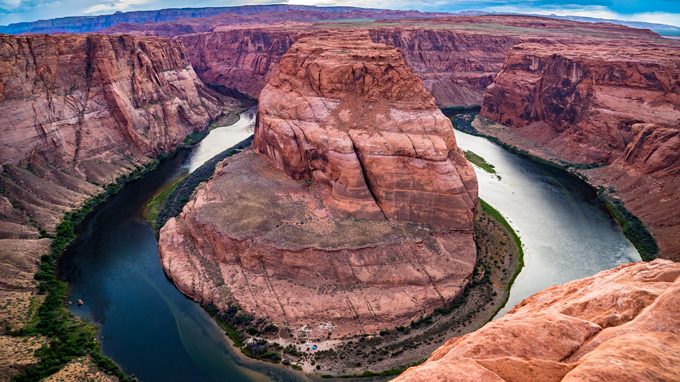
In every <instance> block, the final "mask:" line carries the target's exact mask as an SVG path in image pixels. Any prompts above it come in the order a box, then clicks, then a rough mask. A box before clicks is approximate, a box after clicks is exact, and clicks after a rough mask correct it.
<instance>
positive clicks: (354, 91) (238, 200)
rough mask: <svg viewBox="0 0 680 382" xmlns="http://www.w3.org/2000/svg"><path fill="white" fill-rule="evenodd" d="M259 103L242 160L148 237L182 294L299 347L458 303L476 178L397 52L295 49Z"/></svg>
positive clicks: (225, 165)
mask: <svg viewBox="0 0 680 382" xmlns="http://www.w3.org/2000/svg"><path fill="white" fill-rule="evenodd" d="M259 101H260V102H259V105H258V112H257V124H256V127H255V141H254V143H253V148H252V149H249V150H246V151H244V152H242V153H240V154H237V155H235V156H234V157H232V158H229V159H227V160H225V161H224V162H222V163H221V164H220V165H219V166H218V169H217V170H216V172H215V175H214V176H213V178H212V179H211V180H210V181H208V182H207V183H205V184H203V185H201V186H200V187H199V188H198V190H197V191H196V192H195V195H194V197H193V198H192V200H191V201H190V202H189V203H188V204H187V206H186V207H185V208H184V210H183V211H182V213H181V214H180V215H179V216H178V217H177V218H174V219H171V220H170V221H169V222H168V223H167V224H166V225H165V226H164V227H163V228H162V229H161V232H160V241H159V249H160V251H159V253H160V255H161V259H162V264H163V267H164V269H165V270H166V272H167V274H168V275H169V276H170V277H171V278H172V279H173V281H174V282H175V283H176V284H177V286H178V287H179V288H180V289H181V290H182V291H183V292H185V293H186V294H188V295H189V296H192V297H193V298H194V299H196V300H198V301H200V302H202V303H205V304H213V305H215V306H216V307H217V308H218V309H220V310H226V309H228V308H229V307H230V306H231V305H232V304H235V305H237V306H238V307H240V308H241V309H243V310H244V311H245V312H248V313H250V314H253V315H254V316H256V317H263V318H266V319H267V320H269V321H271V322H272V323H274V324H276V325H279V326H282V327H286V328H288V329H290V330H291V331H292V332H293V335H296V333H297V332H298V331H306V332H308V335H309V336H310V337H311V338H342V337H347V336H352V335H358V334H376V333H378V332H380V331H381V330H385V329H394V328H396V327H398V326H401V325H407V324H409V323H410V322H412V321H413V320H417V319H419V318H421V317H423V316H426V315H429V314H431V313H432V312H433V311H434V310H435V309H436V308H441V307H443V306H445V305H446V304H447V303H448V302H450V301H451V300H453V299H454V298H455V297H457V296H458V295H459V294H460V293H461V292H462V290H463V288H464V287H465V286H466V284H467V283H468V282H469V280H470V277H471V274H472V271H473V268H474V265H475V259H476V249H475V242H474V239H473V232H472V228H473V220H474V214H475V210H476V208H477V183H476V178H475V174H474V171H473V169H472V166H471V165H470V164H469V163H468V162H467V161H466V160H465V158H464V156H463V153H462V152H461V150H460V149H459V148H458V147H457V146H456V142H455V138H454V135H453V130H452V128H451V124H450V121H449V119H448V118H446V117H445V116H444V115H443V114H442V113H441V112H440V111H439V109H438V108H437V107H436V105H435V103H434V99H433V98H432V96H430V95H429V93H428V92H427V91H426V90H425V88H424V87H423V84H422V82H421V80H419V79H418V78H417V77H416V76H415V75H414V74H413V73H412V72H411V71H410V69H409V68H408V67H407V66H406V65H405V63H404V60H403V58H402V57H401V55H400V54H399V52H398V51H397V50H396V49H394V48H391V47H388V46H386V45H382V44H377V43H373V42H371V41H370V39H369V36H368V34H367V33H362V32H351V33H326V34H323V35H318V34H316V35H314V36H309V37H303V38H301V39H300V40H298V42H296V43H295V44H294V45H293V46H292V47H291V49H290V50H289V51H288V53H286V55H284V56H283V57H282V59H281V63H280V65H279V68H278V70H277V71H276V72H274V73H273V74H272V75H271V76H270V79H269V81H268V83H267V85H266V86H265V87H264V89H263V91H262V93H261V94H260V99H259Z"/></svg>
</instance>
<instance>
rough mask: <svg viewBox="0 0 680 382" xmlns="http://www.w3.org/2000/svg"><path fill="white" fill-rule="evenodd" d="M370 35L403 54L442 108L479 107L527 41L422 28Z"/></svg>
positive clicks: (385, 30)
mask: <svg viewBox="0 0 680 382" xmlns="http://www.w3.org/2000/svg"><path fill="white" fill-rule="evenodd" d="M489 32H491V31H489ZM370 35H371V39H372V40H373V41H375V42H378V43H383V44H388V45H391V46H394V47H395V48H397V49H399V51H400V52H402V54H403V55H404V59H405V60H406V62H407V63H408V64H409V65H410V66H411V68H412V69H413V71H414V73H416V74H417V75H418V77H420V78H421V79H422V80H423V82H424V84H425V87H426V88H427V90H428V91H429V92H430V93H431V94H432V95H433V96H434V98H435V99H436V101H437V105H439V106H440V107H448V106H468V105H480V104H481V103H482V97H483V96H484V89H485V88H486V87H487V86H489V85H490V84H491V83H492V82H493V79H494V77H495V76H496V73H498V72H499V71H500V70H501V68H502V66H503V60H504V59H505V55H506V54H507V52H508V50H509V49H510V48H511V47H512V46H513V45H516V44H518V43H520V42H523V41H524V40H526V39H527V38H526V37H524V38H523V37H521V36H513V35H494V34H492V33H491V34H477V33H470V32H464V31H454V30H433V29H430V30H428V29H422V28H413V29H388V28H380V29H372V30H370Z"/></svg>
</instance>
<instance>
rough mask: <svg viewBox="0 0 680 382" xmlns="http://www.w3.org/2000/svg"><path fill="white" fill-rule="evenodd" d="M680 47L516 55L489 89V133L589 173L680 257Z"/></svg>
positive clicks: (517, 51) (664, 251)
mask: <svg viewBox="0 0 680 382" xmlns="http://www.w3.org/2000/svg"><path fill="white" fill-rule="evenodd" d="M679 63H680V47H679V46H678V45H676V44H672V43H661V42H656V43H647V44H642V43H638V44H637V45H631V44H628V45H622V44H618V43H610V44H608V45H599V44H595V43H593V44H588V45H581V44H569V45H545V44H543V45H537V44H522V45H519V46H516V47H514V48H513V49H512V51H511V53H510V55H509V56H508V59H507V61H506V63H505V66H504V68H503V70H502V71H501V72H500V73H499V75H498V77H497V78H496V81H495V83H494V84H493V85H491V86H490V87H489V88H488V89H487V92H486V95H485V98H484V105H483V108H482V112H481V115H482V116H484V117H486V118H489V119H491V120H493V121H496V122H498V123H501V124H503V125H505V126H506V128H497V129H493V128H491V129H487V130H485V132H488V133H490V134H493V135H497V136H499V137H500V138H501V139H503V140H506V141H508V142H509V143H511V144H514V145H517V146H520V147H522V148H524V149H527V150H528V151H530V152H532V153H534V154H536V155H539V156H542V157H545V158H548V159H551V160H555V161H559V162H566V163H577V164H580V165H581V167H584V166H585V167H588V166H594V167H599V166H604V167H601V168H598V169H594V170H588V171H582V173H583V174H584V175H586V176H587V177H588V178H590V181H591V183H594V184H596V185H598V186H602V187H604V188H606V189H609V188H612V189H613V191H614V192H615V194H617V195H618V196H619V197H621V198H622V199H623V200H624V202H625V204H626V207H627V208H628V209H629V210H631V211H632V212H633V213H634V214H636V215H637V216H639V217H640V218H641V219H642V220H643V222H644V223H646V224H647V225H648V226H649V228H650V229H651V231H652V234H653V235H654V236H655V237H656V239H657V241H658V242H659V246H660V250H661V255H662V256H665V257H668V258H676V259H677V258H680V240H679V239H678V237H679V235H678V234H679V233H680V214H679V213H677V209H676V208H675V207H674V206H675V205H677V204H678V202H680V194H678V192H677V190H678V186H680V183H678V182H679V179H680V177H678V175H679V174H680V155H678V150H677V148H678V147H679V146H678V145H679V144H680V143H679V142H680V135H679V134H680V108H679V107H678V105H680V64H679Z"/></svg>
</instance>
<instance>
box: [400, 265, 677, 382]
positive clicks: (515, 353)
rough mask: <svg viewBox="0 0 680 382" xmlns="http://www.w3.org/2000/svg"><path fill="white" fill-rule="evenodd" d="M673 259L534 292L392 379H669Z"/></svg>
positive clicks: (673, 371) (672, 371)
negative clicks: (480, 327) (479, 327)
mask: <svg viewBox="0 0 680 382" xmlns="http://www.w3.org/2000/svg"><path fill="white" fill-rule="evenodd" d="M679 276H680V264H677V263H673V262H671V261H668V260H655V261H653V262H650V263H633V264H626V265H622V266H620V267H617V268H615V269H612V270H607V271H603V272H600V273H599V274H597V275H595V276H593V277H588V278H585V279H581V280H576V281H572V282H569V283H567V284H564V285H559V286H555V287H551V288H548V289H546V290H544V291H542V292H539V293H537V294H535V295H533V296H531V297H529V298H527V299H526V300H524V301H523V302H521V303H520V304H518V305H517V306H515V307H514V308H513V309H512V310H511V311H510V312H508V313H507V314H506V315H505V316H503V317H501V318H500V319H497V320H495V321H492V322H490V323H488V324H487V325H486V326H484V327H483V328H482V329H479V330H477V331H476V332H473V333H470V334H467V335H465V336H462V337H457V338H453V339H451V340H449V341H448V342H447V343H446V344H445V345H444V346H442V347H441V348H439V349H438V350H437V351H435V352H434V354H433V355H432V357H430V359H428V360H427V361H426V362H425V363H424V364H422V365H420V366H417V367H414V368H411V369H409V370H407V371H406V372H404V374H402V375H401V376H399V377H398V378H397V379H395V381H470V380H477V381H514V382H522V381H527V382H528V381H536V380H541V381H675V380H678V379H680V371H679V370H678V369H677V367H675V365H677V364H678V362H680V317H679V316H678V314H677V313H678V306H680V293H679V292H680V278H679Z"/></svg>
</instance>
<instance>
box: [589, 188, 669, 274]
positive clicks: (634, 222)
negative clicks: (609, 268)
mask: <svg viewBox="0 0 680 382" xmlns="http://www.w3.org/2000/svg"><path fill="white" fill-rule="evenodd" d="M597 197H598V199H600V200H601V201H602V203H604V206H605V207H606V208H607V211H609V214H610V215H611V216H612V217H613V218H614V220H615V221H616V222H617V223H618V224H619V226H621V229H622V230H623V234H624V235H626V237H627V238H628V240H630V242H631V243H633V245H634V246H635V248H636V249H637V250H638V252H639V253H640V257H642V260H644V261H651V260H654V259H655V258H656V257H657V256H658V254H659V246H658V245H657V243H656V240H654V237H653V236H652V234H651V233H649V230H647V227H645V225H644V223H642V221H640V219H639V218H638V217H637V216H635V215H633V214H632V213H631V212H630V211H628V210H627V209H626V207H625V205H624V204H623V202H622V201H620V200H615V199H612V198H611V197H609V196H607V195H606V194H605V191H604V189H602V188H600V189H599V190H598V191H597Z"/></svg>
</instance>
